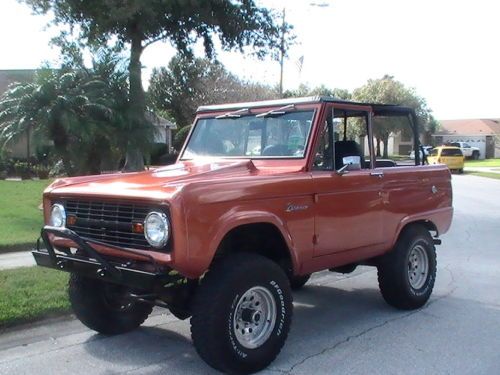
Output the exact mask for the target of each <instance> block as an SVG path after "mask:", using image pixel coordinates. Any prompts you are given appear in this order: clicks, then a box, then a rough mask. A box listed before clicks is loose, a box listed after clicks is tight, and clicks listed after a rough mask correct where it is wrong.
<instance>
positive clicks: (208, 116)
mask: <svg viewBox="0 0 500 375" xmlns="http://www.w3.org/2000/svg"><path fill="white" fill-rule="evenodd" d="M281 107H282V106H280V105H276V106H272V107H262V108H251V109H250V110H249V112H250V113H249V115H244V116H241V117H246V116H253V117H255V116H257V115H259V114H263V113H266V112H269V111H272V110H277V109H279V108H281ZM242 108H243V107H242ZM319 109H320V105H318V104H314V105H311V104H306V105H296V106H295V108H294V109H293V110H292V111H289V112H287V113H293V112H306V111H311V112H312V116H311V126H310V127H309V131H308V134H307V136H306V142H305V143H304V153H303V155H302V156H255V155H236V156H220V155H214V156H210V155H208V156H198V157H194V158H188V157H185V156H184V154H185V152H186V148H187V145H188V144H189V142H190V141H191V138H192V136H193V133H194V130H195V129H196V126H198V124H199V122H200V120H206V119H215V118H216V117H217V116H220V115H222V114H224V113H226V112H228V111H227V110H224V111H217V112H211V113H203V114H198V115H197V116H196V118H195V121H194V123H193V125H192V128H191V130H190V132H189V135H188V136H187V138H186V141H185V142H184V145H183V146H182V149H181V152H180V153H179V158H178V160H179V161H192V160H201V159H228V160H231V159H239V160H242V159H244V160H305V159H307V157H308V155H309V149H310V147H311V142H312V141H311V139H312V138H313V137H312V135H313V133H314V131H315V128H316V121H317V116H318V112H319ZM230 112H234V110H231V111H230ZM221 121H225V120H224V119H221Z"/></svg>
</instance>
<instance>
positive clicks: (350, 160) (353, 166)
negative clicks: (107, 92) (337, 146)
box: [342, 156, 361, 171]
mask: <svg viewBox="0 0 500 375" xmlns="http://www.w3.org/2000/svg"><path fill="white" fill-rule="evenodd" d="M342 163H343V164H344V165H347V170H348V171H359V170H360V169H361V158H360V157H359V156H345V157H344V158H342Z"/></svg>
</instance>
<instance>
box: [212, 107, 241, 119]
mask: <svg viewBox="0 0 500 375" xmlns="http://www.w3.org/2000/svg"><path fill="white" fill-rule="evenodd" d="M246 113H250V109H249V108H243V109H238V110H237V111H234V112H226V113H224V114H222V115H219V116H216V117H215V118H216V119H222V118H240V117H241V115H242V114H246Z"/></svg>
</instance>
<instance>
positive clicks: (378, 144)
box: [376, 138, 380, 158]
mask: <svg viewBox="0 0 500 375" xmlns="http://www.w3.org/2000/svg"><path fill="white" fill-rule="evenodd" d="M376 141H377V154H376V156H377V157H378V158H379V157H380V139H379V138H376Z"/></svg>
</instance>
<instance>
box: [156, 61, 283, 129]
mask: <svg viewBox="0 0 500 375" xmlns="http://www.w3.org/2000/svg"><path fill="white" fill-rule="evenodd" d="M148 96H149V100H150V103H151V105H152V106H153V107H154V108H157V109H160V110H164V111H167V112H168V113H170V114H171V115H172V117H173V118H174V120H175V122H176V123H177V125H178V126H179V127H183V126H186V125H188V124H191V122H192V121H193V118H194V114H195V112H196V109H197V108H198V107H199V106H200V105H205V104H217V103H226V102H242V101H252V100H263V99H271V98H275V97H277V96H278V93H277V92H276V91H275V90H273V89H271V88H270V87H268V86H265V85H261V84H258V83H252V82H245V81H242V80H241V79H239V78H238V77H236V76H235V75H233V74H232V73H230V72H229V71H227V69H226V68H225V67H224V66H223V65H222V64H220V63H218V62H214V61H211V60H209V59H200V58H195V59H190V58H187V57H185V56H182V55H177V56H174V57H173V58H172V60H171V61H170V63H169V64H168V68H160V69H155V70H153V74H152V76H151V80H150V85H149V90H148Z"/></svg>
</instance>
